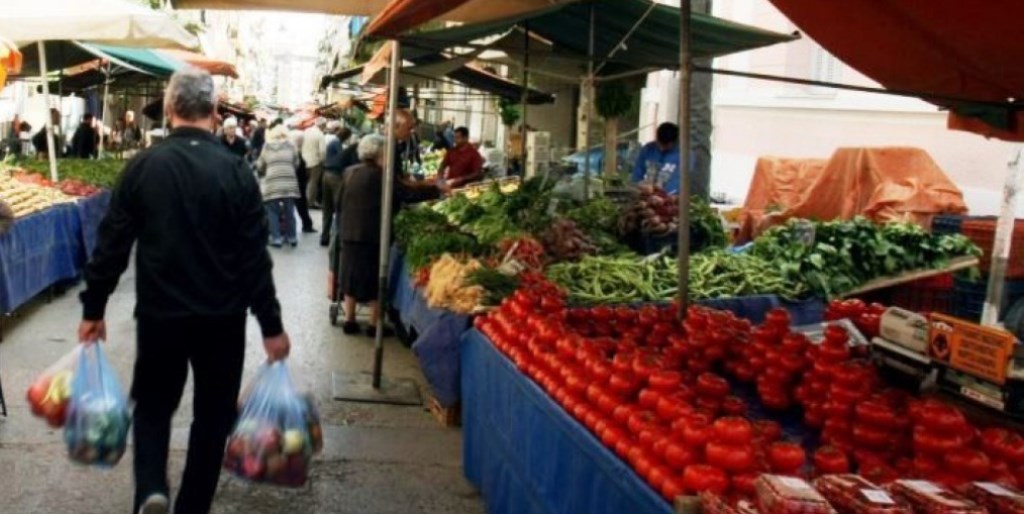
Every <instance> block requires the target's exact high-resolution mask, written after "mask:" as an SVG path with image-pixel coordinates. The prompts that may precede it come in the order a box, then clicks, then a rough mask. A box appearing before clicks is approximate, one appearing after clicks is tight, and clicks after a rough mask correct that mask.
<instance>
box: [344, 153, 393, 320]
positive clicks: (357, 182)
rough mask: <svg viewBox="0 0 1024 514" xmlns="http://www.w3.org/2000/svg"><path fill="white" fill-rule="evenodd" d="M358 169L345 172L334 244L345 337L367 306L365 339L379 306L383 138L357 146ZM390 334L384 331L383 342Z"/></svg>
mask: <svg viewBox="0 0 1024 514" xmlns="http://www.w3.org/2000/svg"><path fill="white" fill-rule="evenodd" d="M357 153H358V155H359V164H356V165H353V166H350V167H349V168H348V169H346V170H345V174H344V179H343V180H342V181H341V184H340V186H339V187H338V191H337V196H336V198H335V199H336V202H337V206H338V207H337V208H338V212H339V216H338V229H337V230H338V233H337V237H338V241H339V242H340V243H341V277H340V281H339V282H340V287H341V293H342V295H344V297H345V324H344V325H342V329H343V330H344V331H345V333H346V334H355V333H357V332H359V330H360V327H359V324H358V323H356V304H360V303H363V304H365V303H368V304H370V325H369V326H368V327H366V334H367V335H368V336H370V337H375V336H376V335H377V320H378V319H379V317H380V315H381V313H380V304H379V302H378V301H377V300H378V298H377V296H378V295H377V293H378V290H377V288H378V285H379V284H378V281H377V271H378V266H379V260H380V227H381V216H380V211H381V189H382V188H383V184H384V138H382V137H381V136H378V135H375V134H373V135H369V136H366V137H364V138H363V139H362V140H360V141H359V147H358V151H357ZM392 334H393V331H392V330H391V329H390V328H387V327H385V329H384V334H383V335H384V336H385V337H388V336H390V335H392Z"/></svg>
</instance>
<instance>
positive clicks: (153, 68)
mask: <svg viewBox="0 0 1024 514" xmlns="http://www.w3.org/2000/svg"><path fill="white" fill-rule="evenodd" d="M86 46H89V47H92V48H95V49H97V50H99V51H100V52H103V53H104V54H106V55H109V56H111V57H115V58H117V59H120V60H122V61H125V62H127V63H129V64H132V65H133V66H135V67H137V68H140V69H142V70H144V71H146V72H148V73H151V74H153V75H157V76H161V77H170V76H171V75H173V74H174V72H176V71H178V70H179V69H181V68H183V67H184V66H185V64H184V63H183V62H181V61H178V60H176V59H173V58H169V57H164V56H163V55H161V54H160V53H159V52H158V51H156V50H151V49H148V48H128V47H123V46H110V45H90V44H86Z"/></svg>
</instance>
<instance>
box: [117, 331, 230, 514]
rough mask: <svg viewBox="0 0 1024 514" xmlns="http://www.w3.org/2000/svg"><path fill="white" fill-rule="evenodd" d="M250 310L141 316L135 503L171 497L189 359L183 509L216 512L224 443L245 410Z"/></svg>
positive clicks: (184, 513) (180, 512)
mask: <svg viewBox="0 0 1024 514" xmlns="http://www.w3.org/2000/svg"><path fill="white" fill-rule="evenodd" d="M245 321H246V320H245V314H239V315H236V316H230V317H218V318H184V319H182V318H178V319H174V320H155V319H151V318H150V319H147V318H145V317H142V316H140V317H139V321H138V357H137V359H136V361H135V377H134V380H133V382H132V399H133V400H135V412H134V418H135V419H134V427H133V430H134V436H135V508H134V510H133V511H132V512H138V509H139V506H140V504H141V503H142V502H143V501H145V499H146V498H147V497H148V496H149V495H151V494H154V493H163V494H166V495H168V497H170V487H169V485H168V483H167V453H168V447H169V445H170V438H171V417H172V416H173V415H174V411H175V410H177V408H178V403H179V402H180V400H181V394H182V391H183V390H184V388H185V381H186V379H187V378H188V368H189V365H191V367H192V375H193V381H194V383H195V394H194V398H193V420H192V427H191V432H190V433H189V440H188V457H187V461H186V463H185V474H184V477H183V478H182V481H181V490H180V491H179V492H178V498H177V500H176V501H175V504H174V512H176V513H177V514H205V513H208V512H209V511H210V504H211V503H212V502H213V495H214V493H215V492H216V490H217V480H218V478H219V477H220V468H221V462H222V461H223V458H224V446H225V444H226V443H227V437H228V435H229V434H230V432H231V428H232V425H233V424H234V422H235V418H236V417H237V415H238V407H237V402H238V392H239V389H240V387H241V382H242V365H243V362H244V360H245Z"/></svg>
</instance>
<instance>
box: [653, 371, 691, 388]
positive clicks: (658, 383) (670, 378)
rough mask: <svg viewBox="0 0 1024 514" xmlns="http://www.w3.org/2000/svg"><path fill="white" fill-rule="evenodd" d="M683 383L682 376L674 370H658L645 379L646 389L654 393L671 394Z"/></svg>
mask: <svg viewBox="0 0 1024 514" xmlns="http://www.w3.org/2000/svg"><path fill="white" fill-rule="evenodd" d="M682 383H683V374H682V373H680V372H678V371H674V370H659V371H656V372H654V373H651V376H649V377H648V378H647V387H650V388H651V389H654V390H655V391H662V392H671V391H673V390H675V389H678V388H679V386H680V385H682Z"/></svg>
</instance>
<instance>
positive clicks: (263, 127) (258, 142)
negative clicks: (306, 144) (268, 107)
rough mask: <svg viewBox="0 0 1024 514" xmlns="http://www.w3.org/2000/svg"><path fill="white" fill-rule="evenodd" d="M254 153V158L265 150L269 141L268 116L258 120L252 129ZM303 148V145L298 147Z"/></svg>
mask: <svg viewBox="0 0 1024 514" xmlns="http://www.w3.org/2000/svg"><path fill="white" fill-rule="evenodd" d="M251 141H252V155H253V158H258V157H259V156H260V152H261V151H263V145H264V144H266V142H267V120H266V118H260V119H259V121H258V122H256V128H255V129H253V131H252V138H251ZM296 148H299V149H301V148H302V147H296Z"/></svg>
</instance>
